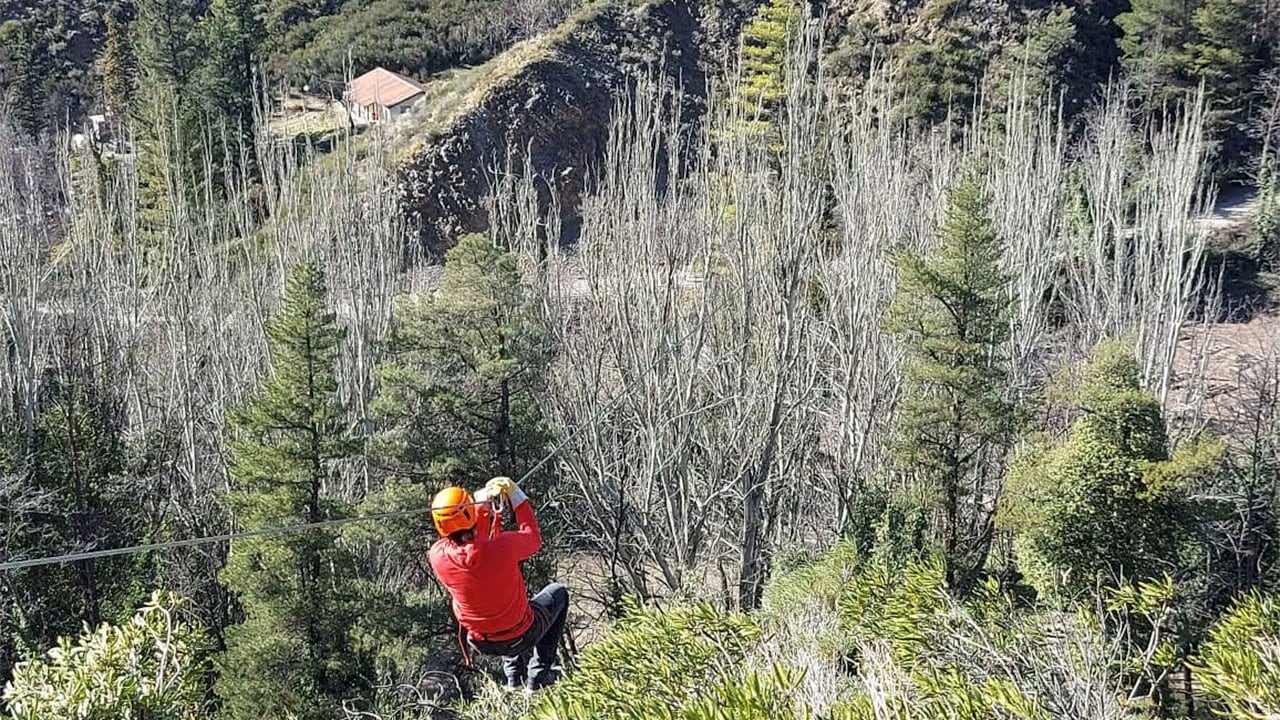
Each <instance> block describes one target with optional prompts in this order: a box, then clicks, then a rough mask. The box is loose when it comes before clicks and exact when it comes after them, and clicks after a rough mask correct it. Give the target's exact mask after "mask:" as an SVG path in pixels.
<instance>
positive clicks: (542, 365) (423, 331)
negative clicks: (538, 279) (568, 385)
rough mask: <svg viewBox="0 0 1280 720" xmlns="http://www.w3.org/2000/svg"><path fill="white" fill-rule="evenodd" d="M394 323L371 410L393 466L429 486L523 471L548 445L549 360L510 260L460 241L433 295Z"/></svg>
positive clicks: (475, 238) (478, 239) (479, 240)
mask: <svg viewBox="0 0 1280 720" xmlns="http://www.w3.org/2000/svg"><path fill="white" fill-rule="evenodd" d="M397 323H398V327H397V332H396V338H395V342H394V345H393V348H392V351H391V354H390V358H389V360H388V361H387V362H386V363H384V365H383V366H382V367H381V368H380V369H379V380H380V392H379V397H378V400H377V404H376V412H377V413H378V415H379V416H380V419H381V422H382V423H383V424H384V425H385V426H386V427H388V432H387V433H386V434H385V435H384V436H383V451H384V453H385V454H386V455H387V456H388V458H389V459H390V461H391V462H393V463H394V464H395V465H396V466H398V467H399V468H401V469H402V470H404V471H406V472H408V473H411V474H413V475H417V476H420V477H421V476H427V477H430V479H431V480H432V481H433V482H434V483H436V484H441V483H457V484H472V483H474V482H475V481H476V480H477V479H487V478H489V477H491V476H493V475H509V476H513V477H514V476H518V475H519V474H520V473H522V472H524V471H526V470H528V469H529V468H530V467H531V466H532V465H533V464H534V462H536V461H537V459H539V458H540V457H541V455H542V453H543V452H544V450H545V443H546V441H547V439H548V437H547V430H546V427H545V424H544V423H543V421H542V418H541V415H540V413H539V411H538V404H537V401H536V397H537V392H538V391H539V389H540V388H541V387H542V383H543V381H544V378H545V373H546V369H547V363H548V361H549V356H548V353H547V347H546V345H547V338H546V334H545V333H544V332H543V331H542V329H541V328H540V326H539V325H538V324H537V321H536V319H535V315H534V313H533V311H532V308H531V307H530V306H529V304H528V301H527V299H526V298H525V296H524V292H523V287H522V285H521V279H520V274H519V271H518V269H517V268H516V265H515V260H514V258H513V257H512V256H511V255H509V254H507V253H504V252H502V251H501V250H499V249H498V248H495V247H494V246H493V245H492V244H491V243H490V242H489V240H488V239H487V238H486V237H484V236H481V235H466V236H463V237H462V238H460V239H459V241H458V245H457V246H456V247H454V248H453V249H451V250H450V251H449V252H448V253H447V254H446V256H445V277H444V280H443V282H442V283H441V286H440V289H439V291H438V292H437V293H436V294H435V295H433V296H427V297H425V298H423V299H421V300H417V301H410V302H407V303H405V304H403V305H401V306H400V308H399V312H398V313H397Z"/></svg>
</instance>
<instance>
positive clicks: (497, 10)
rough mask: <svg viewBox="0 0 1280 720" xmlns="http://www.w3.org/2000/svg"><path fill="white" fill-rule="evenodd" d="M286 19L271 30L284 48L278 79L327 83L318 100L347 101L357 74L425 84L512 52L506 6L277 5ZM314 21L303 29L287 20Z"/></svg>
mask: <svg viewBox="0 0 1280 720" xmlns="http://www.w3.org/2000/svg"><path fill="white" fill-rule="evenodd" d="M273 5H275V6H278V7H279V9H278V10H277V11H276V12H278V13H280V14H279V15H278V16H277V18H276V19H275V20H274V21H272V22H271V25H272V27H275V28H278V29H277V30H276V31H275V33H273V36H274V37H277V38H279V45H278V47H277V48H276V51H275V52H273V53H272V58H271V66H272V68H273V69H274V71H275V74H277V75H279V76H281V77H285V78H289V79H291V80H294V81H295V82H297V83H298V84H306V83H314V82H317V81H320V82H319V87H317V88H315V89H313V92H317V93H320V94H324V92H325V91H326V90H328V91H331V92H333V93H334V94H335V95H338V96H340V95H341V91H342V84H343V83H344V82H345V79H346V76H347V72H348V62H349V63H350V69H351V70H352V71H353V72H354V73H355V74H357V75H358V74H360V73H362V72H365V71H367V70H371V69H373V68H374V67H377V66H383V67H386V68H387V69H389V70H394V71H396V72H402V73H406V74H408V75H411V76H418V77H425V76H427V75H430V74H432V73H436V72H439V71H441V70H444V69H446V68H449V67H456V66H459V65H471V64H476V63H480V62H483V61H484V60H487V59H488V58H490V57H492V56H493V55H495V54H496V53H497V52H498V51H500V50H501V49H502V48H503V47H504V46H505V44H506V41H507V37H508V35H507V32H506V27H505V23H506V21H507V19H508V18H507V17H506V16H505V15H504V12H506V11H509V7H508V6H507V5H506V4H505V3H503V2H501V1H500V0H356V1H355V2H348V3H345V4H343V3H320V2H317V3H314V4H311V8H312V9H309V10H307V11H305V12H303V11H298V10H296V8H298V6H300V5H301V3H298V2H293V1H291V0H290V1H287V2H284V3H281V2H275V3H273ZM293 17H297V18H302V17H308V18H309V19H307V20H302V21H300V22H296V23H289V22H287V21H286V20H285V18H293Z"/></svg>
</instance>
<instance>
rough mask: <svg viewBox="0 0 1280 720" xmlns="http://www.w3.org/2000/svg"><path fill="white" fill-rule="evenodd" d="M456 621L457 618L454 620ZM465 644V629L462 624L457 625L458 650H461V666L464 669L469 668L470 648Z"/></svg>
mask: <svg viewBox="0 0 1280 720" xmlns="http://www.w3.org/2000/svg"><path fill="white" fill-rule="evenodd" d="M454 620H455V621H457V618H456V617H455V618H454ZM468 644H469V643H467V629H466V628H464V627H462V623H460V622H459V623H458V649H460V650H462V664H463V666H465V667H471V648H469V647H468Z"/></svg>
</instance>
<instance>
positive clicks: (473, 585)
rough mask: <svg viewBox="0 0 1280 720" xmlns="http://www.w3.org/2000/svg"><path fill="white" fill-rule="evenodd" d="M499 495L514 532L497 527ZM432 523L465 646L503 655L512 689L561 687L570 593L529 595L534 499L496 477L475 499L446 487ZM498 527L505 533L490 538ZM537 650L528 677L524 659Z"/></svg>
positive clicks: (434, 554) (434, 551)
mask: <svg viewBox="0 0 1280 720" xmlns="http://www.w3.org/2000/svg"><path fill="white" fill-rule="evenodd" d="M499 495H501V496H503V497H505V498H506V499H507V501H508V502H509V503H510V505H511V508H512V510H513V511H514V513H515V517H516V529H515V530H508V531H501V530H502V528H501V527H497V528H493V525H492V524H493V521H494V517H493V511H492V510H491V509H490V508H489V502H490V501H491V500H493V499H494V498H496V497H498V496H499ZM431 518H432V520H434V521H435V526H436V530H437V531H438V532H439V533H440V539H439V540H437V541H436V542H435V544H433V545H432V546H431V550H430V552H429V553H428V558H429V559H430V561H431V569H432V571H433V572H435V574H436V577H437V578H439V579H440V582H441V584H443V585H444V586H445V589H447V590H448V591H449V596H450V598H451V599H452V601H453V615H454V617H455V618H457V620H458V625H459V626H460V632H459V634H460V635H462V634H465V636H466V638H465V643H466V644H467V645H470V646H471V648H473V649H474V650H475V651H476V652H479V653H482V654H484V655H500V656H502V669H503V671H504V672H505V673H506V675H507V687H509V688H519V687H520V686H521V685H524V686H525V688H526V689H527V690H529V691H534V690H539V689H541V688H544V687H546V686H548V685H550V684H552V683H554V682H555V680H556V678H555V672H554V670H553V669H552V668H553V667H554V666H555V665H556V651H557V649H558V648H559V646H560V639H561V637H562V636H563V635H564V623H565V617H566V615H567V614H568V611H569V591H568V589H566V588H565V587H564V586H563V585H560V584H559V583H552V584H550V585H548V586H546V587H545V588H543V590H542V592H540V593H538V594H537V595H534V596H533V597H532V598H530V597H527V595H526V592H527V591H526V590H525V584H524V576H523V575H522V574H521V572H520V562H521V561H522V560H524V559H526V558H528V557H530V556H532V555H533V554H534V553H536V552H538V549H539V548H540V547H541V546H542V534H541V533H540V532H539V530H538V518H537V517H536V516H535V515H534V513H533V506H532V504H531V503H530V502H529V498H528V496H526V495H525V494H524V492H523V491H522V490H521V489H520V488H519V487H518V486H516V484H515V483H514V482H512V481H511V479H510V478H506V477H496V478H494V479H492V480H490V481H489V483H488V484H487V485H485V487H484V488H483V489H481V490H479V491H477V492H476V495H475V499H474V500H473V499H472V497H471V494H470V493H468V492H467V491H466V490H464V489H462V488H460V487H456V486H455V487H447V488H445V489H444V490H441V491H440V492H439V493H437V494H436V496H435V499H434V500H432V502H431ZM498 522H499V523H501V520H500V519H499V521H498ZM491 528H492V529H495V530H498V531H500V532H497V533H491V532H490V530H491ZM530 650H532V651H533V657H532V659H531V660H530V662H529V666H528V672H527V674H526V672H525V670H526V668H525V667H524V663H523V656H525V655H526V654H527V653H528V652H529V651H530ZM463 652H464V654H465V653H466V647H465V646H464V647H463Z"/></svg>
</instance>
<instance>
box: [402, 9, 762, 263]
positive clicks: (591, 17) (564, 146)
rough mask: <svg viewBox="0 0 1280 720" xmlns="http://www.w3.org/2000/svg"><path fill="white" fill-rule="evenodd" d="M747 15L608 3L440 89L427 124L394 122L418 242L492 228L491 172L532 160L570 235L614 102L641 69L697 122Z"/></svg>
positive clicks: (406, 205) (441, 242)
mask: <svg viewBox="0 0 1280 720" xmlns="http://www.w3.org/2000/svg"><path fill="white" fill-rule="evenodd" d="M744 21H745V16H744V14H743V11H742V10H741V9H739V8H738V7H737V6H735V5H732V4H720V5H716V4H712V3H696V2H690V1H689V0H656V1H651V2H642V3H637V4H634V5H631V4H627V3H619V2H612V3H610V2H601V3H597V4H595V5H593V6H591V7H589V8H588V9H586V10H583V11H580V12H579V13H578V14H576V15H575V16H574V17H573V18H572V19H571V20H569V21H568V22H567V23H565V24H564V25H563V26H561V27H559V28H557V29H556V30H555V32H553V33H550V34H549V35H546V36H544V37H540V38H538V39H536V40H532V41H529V42H526V43H524V44H522V45H520V46H518V47H516V48H513V49H512V50H510V51H508V52H507V53H505V54H503V55H501V56H499V57H498V58H496V59H495V60H494V61H492V62H490V63H488V64H486V65H484V66H481V67H479V68H476V69H475V70H472V71H469V72H468V73H466V74H465V75H464V76H463V77H462V78H460V79H458V80H454V81H452V82H446V83H445V84H443V85H442V86H441V87H438V88H436V89H434V90H433V94H434V95H437V96H439V97H443V98H445V100H444V101H443V102H442V101H439V100H437V101H436V102H437V104H440V105H444V109H443V110H440V109H439V108H433V107H430V106H429V107H428V109H427V111H426V112H425V113H424V115H425V120H422V121H419V122H420V123H421V126H420V127H418V128H414V127H409V128H404V129H397V132H408V133H410V134H411V136H412V137H413V139H412V146H411V147H410V148H409V149H408V151H407V152H406V154H405V157H404V159H403V161H402V163H401V165H400V167H399V169H398V175H399V182H398V189H399V197H400V204H401V207H402V208H403V209H404V212H405V215H406V216H407V218H408V219H409V221H410V223H411V224H412V225H413V227H415V228H417V230H418V234H419V238H420V239H421V241H422V242H423V243H424V244H425V245H426V246H427V248H428V249H429V250H431V251H432V252H433V253H435V254H436V255H437V256H438V254H439V253H441V252H443V250H444V249H445V248H447V247H448V246H449V245H450V244H451V242H452V238H455V237H457V236H458V235H459V234H462V233H467V232H476V231H480V230H483V229H485V228H487V227H488V218H487V211H486V209H485V207H484V198H485V196H486V194H487V193H488V192H489V189H490V187H491V184H492V182H493V179H494V177H496V175H497V174H499V173H501V172H503V171H504V170H505V169H508V168H510V169H514V170H516V171H520V170H522V169H523V166H524V163H525V162H526V161H527V162H528V163H529V166H530V168H531V169H532V170H533V172H534V173H536V174H538V175H539V176H540V177H542V178H543V183H541V184H540V185H539V188H538V192H539V194H540V197H541V198H542V202H543V203H544V204H545V203H547V202H549V200H550V197H549V194H553V195H554V197H555V200H556V202H557V203H558V205H559V207H560V208H561V213H562V219H563V220H564V221H565V222H566V223H567V227H566V232H567V235H568V237H569V238H572V237H573V236H574V234H575V231H574V230H573V224H574V222H575V218H576V214H577V209H578V205H579V203H580V201H581V199H582V197H583V196H584V194H585V192H586V189H587V182H588V177H589V176H590V175H591V174H592V173H593V172H598V170H599V167H600V161H601V159H602V157H603V154H604V150H605V146H606V143H607V140H608V137H609V129H610V124H611V122H612V117H611V116H612V111H613V108H614V107H615V106H616V104H617V103H618V102H619V101H621V100H623V99H624V98H626V97H628V96H629V95H630V94H631V93H632V92H633V90H634V87H635V84H636V82H637V79H638V78H640V77H644V76H648V75H653V76H661V77H665V78H667V79H668V80H669V81H670V82H672V83H674V84H675V85H677V86H679V87H680V88H681V89H682V90H683V92H684V93H685V97H686V98H687V99H688V100H689V102H687V103H686V104H685V105H684V106H683V109H682V111H683V118H682V119H683V121H684V122H685V123H687V124H690V126H693V125H694V124H695V123H696V122H697V121H698V118H699V117H700V115H701V114H702V112H703V104H704V103H705V99H706V96H707V93H708V88H709V85H708V83H709V80H708V73H712V72H715V71H716V70H717V69H722V68H724V67H726V63H727V61H728V59H729V53H730V52H732V48H733V45H734V42H735V38H736V37H737V34H738V32H739V30H740V28H741V25H742V23H743V22H744ZM455 86H461V87H455ZM509 150H510V151H511V156H510V157H508V151H509Z"/></svg>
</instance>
